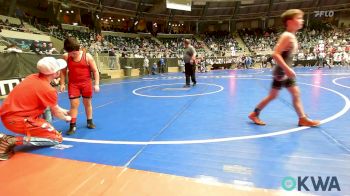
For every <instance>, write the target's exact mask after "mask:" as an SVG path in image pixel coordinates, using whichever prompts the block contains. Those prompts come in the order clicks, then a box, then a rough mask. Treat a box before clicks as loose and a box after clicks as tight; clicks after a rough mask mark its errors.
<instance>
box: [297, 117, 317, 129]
mask: <svg viewBox="0 0 350 196" xmlns="http://www.w3.org/2000/svg"><path fill="white" fill-rule="evenodd" d="M298 125H299V126H305V127H316V126H318V125H320V121H318V120H311V119H308V118H307V117H303V118H299V123H298Z"/></svg>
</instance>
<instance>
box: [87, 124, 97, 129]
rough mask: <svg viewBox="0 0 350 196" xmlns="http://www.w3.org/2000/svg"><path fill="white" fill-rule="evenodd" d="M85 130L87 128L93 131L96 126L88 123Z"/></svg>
mask: <svg viewBox="0 0 350 196" xmlns="http://www.w3.org/2000/svg"><path fill="white" fill-rule="evenodd" d="M87 128H89V129H95V128H96V125H95V124H94V123H93V122H89V123H87Z"/></svg>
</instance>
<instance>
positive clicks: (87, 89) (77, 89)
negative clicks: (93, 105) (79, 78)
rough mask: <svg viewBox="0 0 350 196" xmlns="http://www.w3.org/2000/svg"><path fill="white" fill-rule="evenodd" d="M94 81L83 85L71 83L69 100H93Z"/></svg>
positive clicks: (69, 85)
mask: <svg viewBox="0 0 350 196" xmlns="http://www.w3.org/2000/svg"><path fill="white" fill-rule="evenodd" d="M92 94H93V91H92V81H89V82H83V83H69V84H68V95H69V99H75V98H80V97H81V96H82V97H83V98H92Z"/></svg>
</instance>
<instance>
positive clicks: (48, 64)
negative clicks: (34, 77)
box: [36, 57, 67, 75]
mask: <svg viewBox="0 0 350 196" xmlns="http://www.w3.org/2000/svg"><path fill="white" fill-rule="evenodd" d="M36 67H37V68H38V70H39V72H40V73H42V74H45V75H50V74H54V73H56V72H58V71H59V70H61V69H64V68H66V67H67V62H66V61H65V60H63V59H55V58H54V57H44V58H42V59H40V60H39V61H38V63H37V66H36Z"/></svg>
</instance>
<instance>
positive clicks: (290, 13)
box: [281, 9, 304, 26]
mask: <svg viewBox="0 0 350 196" xmlns="http://www.w3.org/2000/svg"><path fill="white" fill-rule="evenodd" d="M297 15H303V16H304V12H303V11H301V10H300V9H290V10H287V11H285V12H283V14H282V15H281V18H282V22H283V24H284V26H287V21H288V20H292V19H293V18H294V17H295V16H297Z"/></svg>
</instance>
